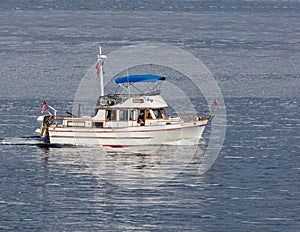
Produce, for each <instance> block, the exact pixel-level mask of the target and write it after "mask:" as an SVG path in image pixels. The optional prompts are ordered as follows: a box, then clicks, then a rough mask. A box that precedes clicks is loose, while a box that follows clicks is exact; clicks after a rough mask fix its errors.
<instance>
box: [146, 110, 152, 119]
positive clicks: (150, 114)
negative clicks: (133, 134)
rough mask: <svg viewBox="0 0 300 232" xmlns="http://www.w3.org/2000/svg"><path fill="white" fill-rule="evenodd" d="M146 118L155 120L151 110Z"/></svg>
mask: <svg viewBox="0 0 300 232" xmlns="http://www.w3.org/2000/svg"><path fill="white" fill-rule="evenodd" d="M146 118H147V119H153V117H152V112H151V110H147V111H146Z"/></svg>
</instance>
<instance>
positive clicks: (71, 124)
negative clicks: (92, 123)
mask: <svg viewBox="0 0 300 232" xmlns="http://www.w3.org/2000/svg"><path fill="white" fill-rule="evenodd" d="M67 126H68V127H84V122H76V121H68V122H67Z"/></svg>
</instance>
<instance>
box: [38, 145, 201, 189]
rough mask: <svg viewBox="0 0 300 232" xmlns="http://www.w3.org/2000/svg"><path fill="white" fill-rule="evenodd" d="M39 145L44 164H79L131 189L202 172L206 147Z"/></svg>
mask: <svg viewBox="0 0 300 232" xmlns="http://www.w3.org/2000/svg"><path fill="white" fill-rule="evenodd" d="M37 147H38V148H39V149H40V151H41V152H42V154H43V157H42V161H43V163H44V164H45V163H47V162H51V163H52V164H53V163H56V164H58V165H70V164H72V165H74V164H78V165H79V164H80V165H81V166H82V171H83V170H84V172H89V173H91V174H92V175H93V176H94V177H95V178H96V179H97V181H98V182H102V181H105V182H108V183H110V184H113V185H116V186H119V187H122V188H130V189H136V188H153V187H155V186H159V185H162V184H164V183H166V182H168V181H169V180H171V179H173V178H175V177H176V176H178V174H179V173H181V172H188V173H189V175H190V176H191V175H193V176H194V175H199V167H200V164H201V161H202V160H203V157H204V152H203V149H202V148H201V146H200V145H198V144H197V145H159V146H136V147H127V148H123V147H122V148H111V147H74V146H60V147H58V146H45V145H38V146H37ZM66 168H69V167H66ZM77 171H79V170H78V169H77ZM183 181H184V180H183Z"/></svg>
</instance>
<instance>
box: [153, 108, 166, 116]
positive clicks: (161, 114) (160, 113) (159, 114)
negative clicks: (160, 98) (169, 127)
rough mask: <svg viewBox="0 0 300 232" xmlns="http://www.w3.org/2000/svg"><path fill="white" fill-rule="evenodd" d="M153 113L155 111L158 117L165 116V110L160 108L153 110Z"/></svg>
mask: <svg viewBox="0 0 300 232" xmlns="http://www.w3.org/2000/svg"><path fill="white" fill-rule="evenodd" d="M153 113H154V115H155V117H156V118H164V116H163V112H162V110H160V109H155V110H153Z"/></svg>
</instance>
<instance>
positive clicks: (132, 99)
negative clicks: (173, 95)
mask: <svg viewBox="0 0 300 232" xmlns="http://www.w3.org/2000/svg"><path fill="white" fill-rule="evenodd" d="M105 59H106V56H105V55H103V54H102V52H101V47H100V49H99V55H98V60H97V63H96V70H97V75H98V76H99V80H100V97H99V99H98V101H97V104H96V106H95V113H94V114H93V115H89V116H80V115H77V116H76V115H74V114H72V113H68V115H67V116H63V117H60V116H57V111H56V109H55V108H53V107H52V106H50V105H48V103H47V102H46V100H44V105H43V107H42V111H41V113H42V115H41V116H39V117H38V118H37V120H38V122H39V123H40V124H41V126H40V128H39V129H37V130H36V132H37V133H38V134H39V135H40V137H41V138H42V139H43V140H44V141H45V142H47V143H50V144H69V145H95V146H110V147H125V146H140V145H159V144H165V143H170V142H171V143H172V142H176V141H182V140H192V141H196V143H197V142H199V139H200V138H201V136H202V133H203V131H204V129H205V127H206V126H207V124H208V122H209V121H210V120H212V118H213V117H214V115H204V116H198V115H183V116H179V115H174V116H171V115H167V113H166V109H168V108H169V105H168V104H167V102H166V101H165V100H164V99H163V97H162V95H161V88H160V86H161V85H162V84H163V83H165V80H166V79H167V78H166V77H164V76H159V75H153V74H133V75H126V76H122V77H118V78H116V79H115V84H116V89H117V90H116V91H115V93H113V94H105V93H104V85H103V77H104V72H103V66H104V61H105ZM141 84H149V85H150V86H151V88H147V90H148V91H133V89H138V88H137V87H135V85H141ZM45 111H48V114H45Z"/></svg>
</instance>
